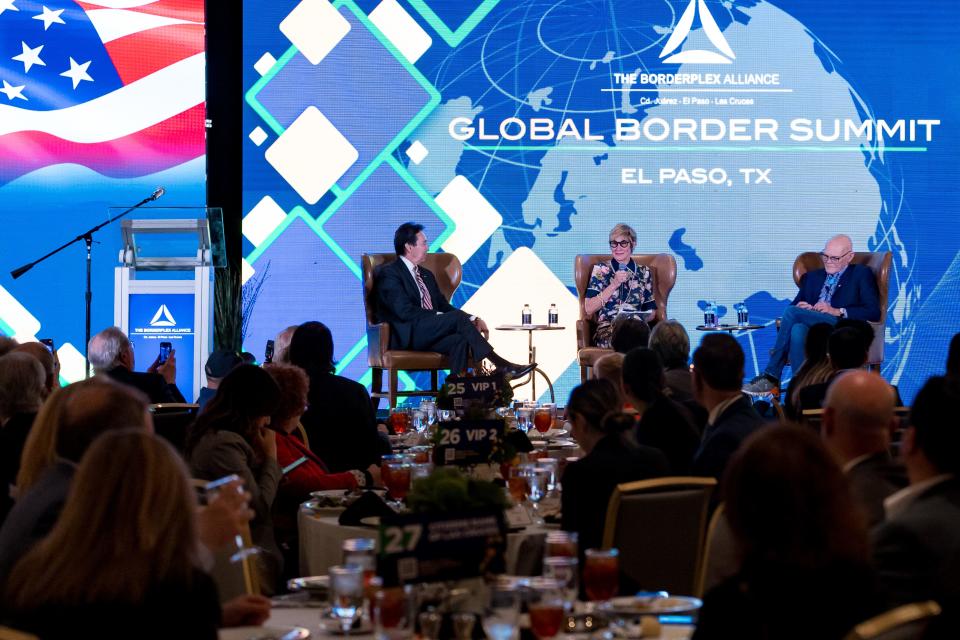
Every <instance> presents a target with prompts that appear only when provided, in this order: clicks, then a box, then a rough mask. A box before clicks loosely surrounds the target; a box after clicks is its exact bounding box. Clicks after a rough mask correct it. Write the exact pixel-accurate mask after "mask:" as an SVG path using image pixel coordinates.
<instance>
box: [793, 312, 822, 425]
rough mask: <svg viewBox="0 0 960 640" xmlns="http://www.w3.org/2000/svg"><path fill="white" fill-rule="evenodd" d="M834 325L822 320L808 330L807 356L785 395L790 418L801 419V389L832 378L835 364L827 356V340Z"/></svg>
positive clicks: (804, 346) (805, 346)
mask: <svg viewBox="0 0 960 640" xmlns="http://www.w3.org/2000/svg"><path fill="white" fill-rule="evenodd" d="M833 329H834V327H833V325H830V324H827V323H826V322H820V323H818V324H815V325H813V326H812V327H810V331H808V332H807V341H806V342H805V343H804V345H803V351H804V353H805V354H806V358H804V360H803V364H802V365H800V368H799V369H797V372H796V373H795V374H794V375H793V377H792V378H791V379H790V386H789V387H787V391H786V393H784V396H785V397H786V400H785V402H784V405H783V412H784V413H785V414H786V416H787V419H788V420H800V391H801V389H806V388H807V387H809V386H810V385H812V384H820V383H821V382H826V381H827V380H829V379H830V376H831V374H832V373H833V366H832V365H831V364H830V358H828V357H827V342H828V341H829V339H830V334H831V333H833Z"/></svg>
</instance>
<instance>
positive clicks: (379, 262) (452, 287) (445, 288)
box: [360, 253, 463, 325]
mask: <svg viewBox="0 0 960 640" xmlns="http://www.w3.org/2000/svg"><path fill="white" fill-rule="evenodd" d="M397 259H398V258H397V254H395V253H365V254H363V256H361V259H360V266H361V269H363V309H364V311H365V312H366V314H367V324H368V325H374V324H377V323H378V322H379V320H378V319H377V297H376V288H375V287H374V284H375V277H376V274H377V269H379V268H380V267H382V266H383V265H386V264H390V263H391V262H393V261H394V260H397ZM423 267H424V268H425V269H429V270H430V271H431V272H432V273H433V275H434V277H436V279H437V287H438V288H439V289H440V293H442V294H443V295H444V297H445V298H446V299H447V300H450V299H451V298H453V294H454V292H456V290H457V287H459V286H460V279H461V278H462V277H463V265H462V264H460V259H459V258H457V256H455V255H453V254H452V253H428V254H427V257H426V259H425V260H424V261H423Z"/></svg>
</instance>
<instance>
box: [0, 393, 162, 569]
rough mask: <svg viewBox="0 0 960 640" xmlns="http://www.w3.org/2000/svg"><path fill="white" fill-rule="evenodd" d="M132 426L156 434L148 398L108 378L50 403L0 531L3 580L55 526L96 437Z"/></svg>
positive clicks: (24, 460) (30, 438) (33, 436)
mask: <svg viewBox="0 0 960 640" xmlns="http://www.w3.org/2000/svg"><path fill="white" fill-rule="evenodd" d="M130 428H137V429H144V430H150V431H152V430H153V423H152V421H151V419H150V414H149V412H148V411H147V399H146V397H144V396H143V394H141V393H139V392H138V391H136V390H133V389H130V388H128V387H125V386H123V385H120V384H116V383H114V382H111V381H110V380H109V379H100V378H91V379H90V380H85V381H83V382H77V383H74V384H72V385H70V386H69V387H66V388H64V389H61V390H59V391H56V392H55V393H54V395H53V396H52V397H50V398H49V399H48V400H47V402H46V404H44V406H43V408H42V409H41V411H40V413H39V414H38V415H37V419H36V421H35V423H34V426H33V429H32V430H31V431H30V435H29V436H28V437H27V443H26V445H25V447H24V451H23V458H22V460H21V465H20V475H19V476H18V477H17V491H18V496H19V497H18V498H17V501H16V502H15V504H14V506H13V509H12V510H11V511H10V515H9V516H8V517H7V520H6V521H5V522H4V523H3V527H2V528H0V576H7V575H9V574H10V569H11V567H12V566H13V564H14V563H15V562H16V561H17V560H19V559H20V558H21V557H22V556H23V555H24V554H25V553H26V552H27V551H28V550H29V549H30V548H31V547H33V545H35V544H36V543H37V542H39V541H40V540H41V539H42V538H44V537H45V536H46V535H47V534H48V533H49V532H50V530H51V529H52V528H53V525H54V524H55V523H56V521H57V519H58V518H59V517H60V511H61V510H62V509H63V504H64V501H65V500H66V498H67V492H68V490H69V488H70V484H71V482H72V480H73V476H74V473H75V471H76V468H77V464H78V463H79V462H80V459H81V458H82V457H83V455H84V453H85V452H86V450H87V449H88V448H89V447H90V444H91V443H92V442H93V441H94V440H95V439H96V438H97V436H99V435H100V434H102V433H105V432H107V431H114V430H117V429H130ZM110 466H111V467H114V466H117V465H116V464H115V463H114V464H111V465H110Z"/></svg>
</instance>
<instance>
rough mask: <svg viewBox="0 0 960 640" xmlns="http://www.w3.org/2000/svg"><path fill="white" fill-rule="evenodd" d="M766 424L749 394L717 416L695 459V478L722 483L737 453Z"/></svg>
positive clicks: (708, 426) (705, 433) (707, 430)
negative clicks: (749, 437)
mask: <svg viewBox="0 0 960 640" xmlns="http://www.w3.org/2000/svg"><path fill="white" fill-rule="evenodd" d="M762 424H763V418H762V417H761V416H760V414H759V413H757V410H756V409H754V408H753V404H752V403H751V402H750V398H749V397H747V396H745V395H744V396H741V397H740V398H738V399H737V401H736V402H734V403H733V404H731V405H730V406H728V407H727V408H726V409H724V411H723V413H721V414H720V415H719V416H717V420H716V422H715V423H714V424H712V425H707V428H706V430H705V431H704V433H703V442H701V443H700V449H699V450H697V453H696V455H695V456H694V458H693V468H692V473H693V475H695V476H707V477H713V478H716V479H717V480H718V481H719V480H720V479H721V478H722V477H723V471H724V469H726V467H727V461H728V460H730V456H732V455H733V452H734V451H736V450H737V449H738V448H739V447H740V444H741V443H742V442H743V441H744V440H746V438H747V436H749V435H750V434H751V433H753V432H754V431H756V430H757V429H759V428H760V425H762ZM717 499H719V496H718V497H717Z"/></svg>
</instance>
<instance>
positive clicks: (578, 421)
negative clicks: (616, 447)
mask: <svg viewBox="0 0 960 640" xmlns="http://www.w3.org/2000/svg"><path fill="white" fill-rule="evenodd" d="M621 409H622V404H621V399H620V393H619V392H618V391H617V388H616V387H614V386H613V383H611V382H610V381H609V380H600V379H597V378H593V379H591V380H587V381H586V382H584V383H582V384H580V385H578V386H576V387H574V389H573V391H571V392H570V399H569V400H568V401H567V416H568V417H569V418H570V421H571V422H572V423H573V424H574V426H575V427H576V428H577V429H582V430H583V431H585V432H587V433H589V434H592V435H594V436H604V435H608V434H616V433H621V432H623V431H625V430H626V429H628V428H629V427H631V426H633V418H631V417H630V416H626V415H624V414H623V413H621Z"/></svg>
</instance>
